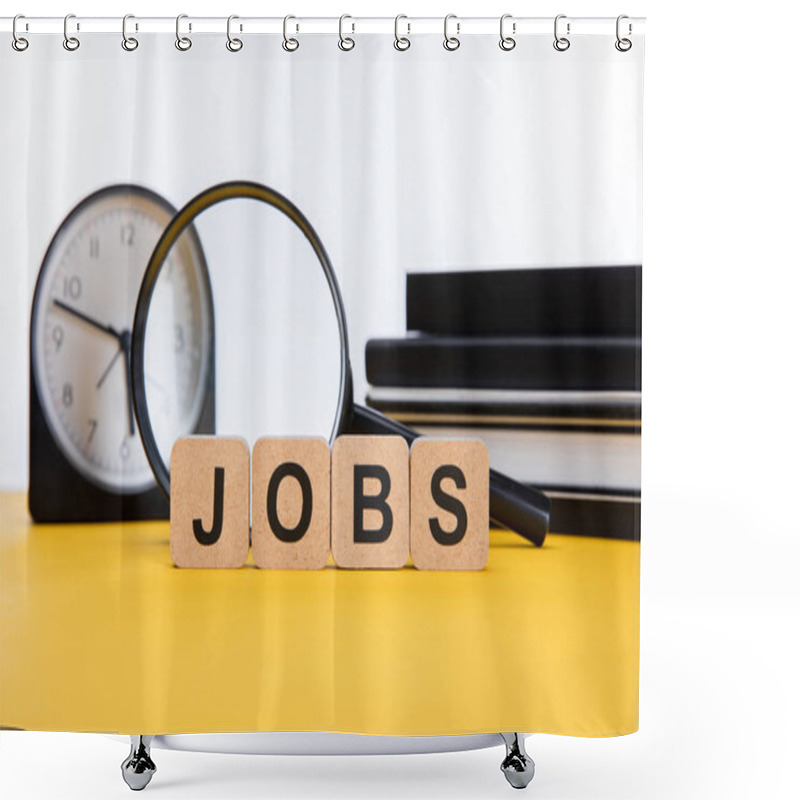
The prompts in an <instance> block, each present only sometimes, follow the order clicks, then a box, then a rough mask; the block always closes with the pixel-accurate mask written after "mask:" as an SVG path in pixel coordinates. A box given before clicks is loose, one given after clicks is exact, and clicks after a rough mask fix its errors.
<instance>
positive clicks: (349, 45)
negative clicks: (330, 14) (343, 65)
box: [339, 14, 356, 52]
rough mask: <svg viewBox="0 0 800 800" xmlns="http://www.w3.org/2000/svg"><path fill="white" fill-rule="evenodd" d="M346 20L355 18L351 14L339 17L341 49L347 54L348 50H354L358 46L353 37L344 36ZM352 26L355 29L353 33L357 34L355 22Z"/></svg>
mask: <svg viewBox="0 0 800 800" xmlns="http://www.w3.org/2000/svg"><path fill="white" fill-rule="evenodd" d="M346 19H353V18H352V17H351V16H350V15H349V14H342V16H341V17H339V49H340V50H344V51H345V52H347V51H348V50H352V49H353V48H354V47H355V46H356V43H355V40H354V39H353V38H352V37H351V36H345V35H344V30H343V28H344V21H345V20H346ZM351 24H352V27H353V31H352V32H353V33H355V32H356V24H355V22H353V23H351Z"/></svg>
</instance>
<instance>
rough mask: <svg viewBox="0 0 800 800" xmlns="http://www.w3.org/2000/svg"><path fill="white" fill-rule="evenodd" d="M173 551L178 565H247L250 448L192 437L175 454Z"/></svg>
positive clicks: (234, 442)
mask: <svg viewBox="0 0 800 800" xmlns="http://www.w3.org/2000/svg"><path fill="white" fill-rule="evenodd" d="M169 549H170V553H171V554H172V560H173V561H174V562H175V566H177V567H227V568H236V567H242V566H244V563H245V561H246V560H247V551H248V550H249V549H250V449H249V448H248V446H247V442H245V440H244V439H239V438H222V437H218V436H188V437H185V438H183V439H178V441H177V442H175V444H174V445H173V447H172V455H171V456H170V500H169Z"/></svg>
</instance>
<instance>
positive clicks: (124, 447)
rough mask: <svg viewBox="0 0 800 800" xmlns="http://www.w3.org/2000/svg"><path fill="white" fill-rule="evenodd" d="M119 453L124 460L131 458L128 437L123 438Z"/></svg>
mask: <svg viewBox="0 0 800 800" xmlns="http://www.w3.org/2000/svg"><path fill="white" fill-rule="evenodd" d="M119 455H120V458H121V459H122V460H123V461H127V460H128V459H129V458H130V455H131V448H130V445H129V444H128V440H127V439H123V440H122V444H121V445H120V446H119Z"/></svg>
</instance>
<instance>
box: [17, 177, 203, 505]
mask: <svg viewBox="0 0 800 800" xmlns="http://www.w3.org/2000/svg"><path fill="white" fill-rule="evenodd" d="M174 213H175V211H174V209H173V208H172V207H171V206H170V205H169V204H168V203H167V202H166V201H165V200H163V199H161V198H159V197H158V196H157V195H155V194H153V193H152V192H149V191H147V190H144V189H140V188H138V187H133V186H118V187H110V188H108V189H104V190H102V191H101V192H98V193H97V194H94V195H92V196H91V197H89V198H87V199H86V200H84V201H83V202H82V203H81V204H80V205H79V206H78V207H77V208H76V209H75V210H74V211H73V212H72V213H71V214H70V215H69V216H68V217H67V219H66V220H65V221H64V223H63V224H62V226H61V228H60V229H59V230H58V232H57V233H56V236H55V237H54V239H53V241H52V243H51V245H50V248H49V250H48V252H47V255H46V256H45V259H44V263H43V264H42V268H41V272H40V274H39V280H38V283H37V286H36V293H35V296H34V306H33V318H32V325H31V348H32V350H31V352H32V363H33V374H34V377H35V383H36V389H37V392H38V395H39V400H40V403H41V406H42V409H43V412H44V416H45V418H46V420H47V424H48V427H49V428H50V432H51V434H52V435H53V438H54V440H55V441H56V443H57V445H58V447H59V449H60V450H61V451H62V452H63V453H64V455H65V456H66V457H67V458H68V460H69V461H70V463H71V464H72V465H73V466H74V467H75V468H76V469H77V470H78V471H79V472H80V473H81V474H82V475H83V476H84V477H85V478H86V479H88V480H89V481H91V482H92V483H93V484H95V485H97V486H100V487H102V488H104V489H106V490H110V491H113V492H119V493H131V492H139V491H143V490H145V489H148V488H150V487H152V486H153V485H154V484H155V479H154V478H153V473H152V471H151V469H150V466H149V464H148V462H147V458H146V457H145V454H144V449H143V448H142V444H141V441H140V438H139V432H138V430H137V427H136V420H135V418H134V416H133V400H132V391H131V389H132V387H131V386H130V344H131V327H132V324H133V316H134V310H135V307H136V299H137V296H138V293H139V286H140V283H141V280H142V276H143V274H144V271H145V268H146V267H147V262H148V261H149V259H150V254H151V253H152V251H153V249H154V247H155V245H156V243H157V242H158V239H159V237H160V236H161V234H162V232H163V231H164V229H165V228H166V226H167V224H168V223H169V221H170V219H171V218H172V216H173V215H174ZM211 313H212V312H211V298H210V289H209V286H208V278H207V273H206V269H205V261H204V258H203V253H202V250H201V248H200V243H199V240H198V239H197V236H196V234H195V232H194V229H190V230H189V231H187V233H186V234H184V235H183V236H182V237H181V239H180V241H179V242H178V243H177V244H176V245H175V247H173V248H172V251H171V253H170V255H169V258H168V260H167V262H166V264H165V267H164V269H163V271H162V274H161V277H160V278H159V281H158V284H157V286H156V288H155V293H154V296H153V301H152V304H151V308H150V315H149V324H148V331H147V337H146V340H145V384H146V390H147V395H148V398H149V400H150V402H149V410H150V415H151V418H152V423H153V428H154V431H155V434H156V438H157V440H158V441H159V443H162V442H163V443H165V445H164V446H166V447H167V449H168V448H169V444H170V443H171V442H172V441H174V440H175V439H176V438H178V437H180V436H183V435H186V434H188V433H191V432H192V431H193V430H194V428H195V425H196V424H197V420H198V418H199V416H200V413H201V409H202V405H203V399H204V397H205V392H206V384H207V381H208V379H209V369H210V367H209V365H210V356H211V344H210V343H211V336H212V331H211Z"/></svg>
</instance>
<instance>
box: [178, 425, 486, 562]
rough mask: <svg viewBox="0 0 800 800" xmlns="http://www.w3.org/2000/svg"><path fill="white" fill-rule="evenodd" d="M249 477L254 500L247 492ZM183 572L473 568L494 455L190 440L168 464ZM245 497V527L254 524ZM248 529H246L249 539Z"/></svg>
mask: <svg viewBox="0 0 800 800" xmlns="http://www.w3.org/2000/svg"><path fill="white" fill-rule="evenodd" d="M251 468H252V493H251ZM170 489H171V491H170V552H171V554H172V560H173V561H174V563H175V565H176V566H178V567H226V568H233V567H242V566H244V564H245V562H246V561H247V556H248V551H249V549H250V546H251V542H252V550H253V561H254V562H255V565H256V566H257V567H260V568H262V569H321V568H323V567H325V566H326V565H327V564H328V562H329V558H330V557H331V556H332V557H333V561H334V563H335V564H336V566H338V567H343V568H349V569H400V568H401V567H403V566H405V565H406V564H407V563H408V560H409V556H410V557H411V561H412V563H413V565H414V566H415V567H416V568H417V569H421V570H480V569H483V568H484V567H485V566H486V561H487V558H488V555H489V454H488V451H487V449H486V446H485V445H484V444H483V442H481V441H478V440H453V439H431V438H425V437H423V438H420V439H417V440H415V441H414V443H413V444H412V446H411V449H410V451H409V447H408V444H407V443H406V441H405V440H404V439H403V438H402V437H400V436H340V437H339V438H338V439H336V440H335V441H334V443H333V447H332V448H330V447H329V446H328V443H327V442H326V441H325V440H324V439H316V438H296V439H278V438H263V439H259V440H258V441H257V442H256V443H255V446H254V447H253V452H252V464H251V454H250V450H249V448H248V445H247V443H246V442H245V441H244V440H243V439H239V438H228V437H220V436H189V437H185V438H182V439H178V441H176V442H175V445H174V446H173V448H172V454H171V458H170ZM251 498H252V522H251V503H250V501H251ZM251 525H252V531H251Z"/></svg>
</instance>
